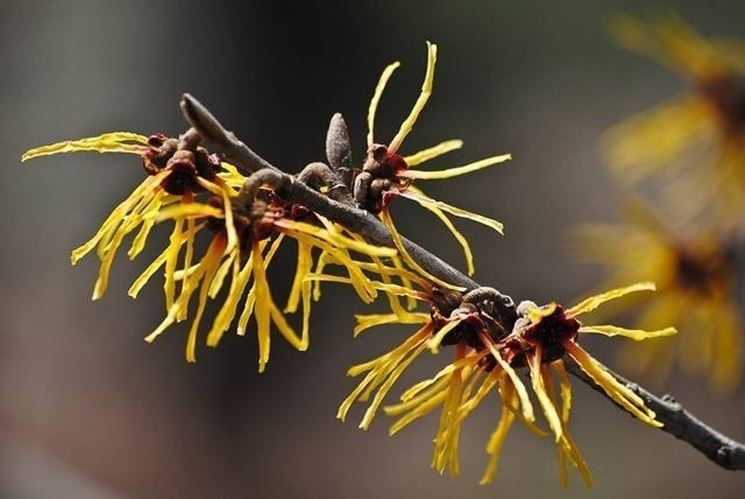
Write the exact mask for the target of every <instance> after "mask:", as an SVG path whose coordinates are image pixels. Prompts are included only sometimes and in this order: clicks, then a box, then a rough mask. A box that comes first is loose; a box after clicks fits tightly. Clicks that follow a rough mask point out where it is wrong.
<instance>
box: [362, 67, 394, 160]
mask: <svg viewBox="0 0 745 499" xmlns="http://www.w3.org/2000/svg"><path fill="white" fill-rule="evenodd" d="M400 65H401V63H400V62H398V61H396V62H394V63H392V64H389V65H388V66H386V68H385V69H384V70H383V73H382V74H381V75H380V79H379V80H378V84H377V85H375V92H374V93H373V96H372V99H370V106H369V107H368V109H367V146H368V147H369V146H371V145H373V143H374V142H375V139H374V128H375V113H376V112H377V111H378V104H379V103H380V97H381V96H382V95H383V90H385V86H386V85H387V84H388V80H390V79H391V76H392V75H393V72H394V71H395V70H396V69H398V67H399V66H400Z"/></svg>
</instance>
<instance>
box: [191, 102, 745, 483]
mask: <svg viewBox="0 0 745 499" xmlns="http://www.w3.org/2000/svg"><path fill="white" fill-rule="evenodd" d="M181 109H182V111H183V113H184V116H185V117H186V120H187V121H188V122H189V123H190V124H191V126H192V127H193V129H194V130H196V132H198V133H199V135H200V136H201V137H202V139H203V140H204V141H205V142H207V143H208V144H209V145H210V146H212V147H213V148H214V149H215V150H217V151H218V152H220V153H221V154H222V155H223V157H224V158H225V160H226V161H228V162H230V163H232V164H233V165H234V166H235V167H236V168H238V169H239V170H240V171H241V173H243V174H244V175H246V176H247V177H248V179H247V181H246V185H245V186H244V189H243V190H244V191H246V190H248V191H250V190H252V189H255V188H258V187H259V186H260V185H270V186H271V187H272V188H273V189H274V190H275V192H276V193H277V195H279V196H280V197H282V198H283V199H284V200H285V201H287V202H289V203H293V204H298V205H302V206H304V207H306V208H308V209H310V210H312V211H314V212H315V213H318V214H320V215H322V216H324V217H326V218H328V219H330V220H331V221H333V222H335V223H338V224H340V225H342V226H344V227H345V228H347V229H349V230H350V231H353V232H355V233H357V234H359V235H361V236H362V237H364V238H365V239H366V240H367V241H368V242H370V243H373V244H376V245H380V246H387V247H395V244H394V240H393V237H392V235H391V233H390V232H389V230H388V229H387V228H386V226H385V225H383V224H382V223H381V222H380V220H378V218H377V217H375V216H374V215H372V214H371V213H369V212H367V211H366V210H363V209H360V208H358V207H357V206H355V204H354V203H353V202H352V201H351V198H350V196H349V195H348V192H345V189H344V185H345V184H346V187H349V185H348V184H349V179H350V178H351V173H350V172H351V169H350V166H349V165H348V164H346V165H345V164H342V165H341V166H340V165H332V166H334V169H333V170H332V169H329V168H328V167H327V166H326V165H323V164H319V163H313V164H311V165H309V167H312V168H311V169H309V170H307V171H306V175H303V174H301V175H298V176H293V175H290V174H288V173H286V172H284V171H282V170H280V169H279V168H277V167H275V166H273V165H272V164H271V163H269V162H268V161H266V160H265V159H263V158H261V156H259V155H258V154H256V153H255V152H254V151H253V150H251V149H250V148H249V147H248V146H247V145H246V144H244V143H243V142H241V141H240V140H239V139H238V138H237V137H236V136H235V135H234V134H233V133H232V132H229V131H227V130H226V129H225V128H224V127H223V126H222V125H221V124H220V122H219V121H217V119H216V118H215V117H214V116H213V115H212V114H211V113H210V112H209V111H208V110H207V108H205V107H204V106H203V105H202V104H201V103H200V102H199V101H197V100H196V99H195V98H193V97H192V96H190V95H189V94H184V96H183V98H182V100H181ZM332 125H333V122H332ZM333 139H334V138H333V137H330V140H329V143H328V144H327V149H331V150H332V154H331V155H330V156H333V155H334V154H333V149H334V140H333ZM314 165H315V166H314ZM319 165H320V166H319ZM311 170H315V171H311ZM328 170H330V171H331V174H332V175H333V176H335V179H336V180H339V179H343V181H342V182H341V185H339V186H338V187H339V190H338V195H333V196H332V195H331V194H330V192H329V194H328V195H327V194H322V193H321V192H319V191H318V190H315V189H314V188H312V186H311V184H312V183H311V182H309V181H308V180H309V178H310V177H317V176H319V175H320V176H323V175H324V174H325V173H324V172H327V171H328ZM337 173H338V175H337ZM328 183H329V184H333V182H328ZM331 187H333V185H331ZM402 243H403V245H404V247H405V248H406V250H407V251H408V252H409V254H410V256H411V257H412V258H413V259H414V260H415V261H416V263H417V264H419V265H420V266H421V267H422V268H424V269H425V270H426V271H427V272H429V273H431V274H432V275H434V276H435V277H437V278H439V279H442V280H443V281H446V282H450V283H452V284H454V285H456V286H460V287H463V288H465V290H466V291H473V290H475V289H477V288H480V287H481V285H480V284H478V283H477V282H476V281H474V280H472V279H471V278H469V277H468V276H466V275H465V274H463V273H461V272H460V271H458V270H457V269H455V268H454V267H452V266H450V265H449V264H447V263H445V262H444V261H442V260H441V259H440V258H438V257H437V256H435V255H433V254H432V253H430V252H429V251H427V250H426V249H424V248H422V247H421V246H419V245H417V244H416V243H414V242H412V241H409V240H408V239H405V238H402ZM503 296H504V297H505V298H506V300H505V301H506V302H508V303H514V301H513V300H512V299H511V298H510V297H509V296H507V295H503ZM502 326H503V327H505V329H507V330H510V329H512V324H503V325H502ZM567 365H568V369H569V372H570V373H571V374H573V375H574V376H575V377H576V378H577V379H579V380H581V381H583V382H584V383H586V384H588V385H589V386H591V387H592V388H593V389H595V390H597V391H598V392H600V393H601V394H603V395H604V396H606V398H608V399H609V400H611V401H612V399H611V398H610V397H608V396H607V395H606V394H605V392H604V391H603V390H602V389H601V388H600V387H599V386H598V385H596V384H595V383H594V382H593V381H592V379H591V378H590V377H589V376H587V375H586V374H585V373H584V372H583V371H582V370H581V369H580V368H579V367H578V366H577V365H575V364H573V362H571V361H570V360H569V359H567ZM605 369H606V370H607V371H608V372H609V373H610V374H611V375H613V376H614V377H615V378H616V379H617V380H618V381H619V382H620V383H622V384H623V385H625V386H626V387H628V388H629V389H630V390H632V391H633V392H634V393H636V394H637V395H638V396H640V397H641V398H642V399H643V400H644V402H645V404H646V405H647V407H649V408H650V409H651V410H653V411H654V412H655V413H656V419H657V420H658V421H660V422H661V423H662V424H663V425H664V426H663V427H662V428H661V430H662V431H664V432H666V433H669V434H671V435H673V436H674V437H676V438H678V439H680V440H682V441H684V442H686V443H687V444H689V445H691V446H692V447H694V448H695V449H697V450H698V451H699V452H701V453H702V454H704V455H705V456H706V457H708V458H709V459H710V460H712V461H713V462H714V463H716V464H717V465H719V466H721V467H722V468H725V469H729V470H745V445H743V444H742V443H740V442H737V441H735V440H733V439H731V438H729V437H727V436H725V435H723V434H722V433H720V432H718V431H717V430H715V429H713V428H711V427H710V426H708V425H706V424H705V423H704V422H702V421H700V420H699V419H698V418H696V417H695V416H693V415H692V414H691V413H689V412H688V411H686V410H685V409H684V408H683V406H682V405H681V404H680V403H679V402H677V401H676V400H675V399H674V398H673V397H672V396H670V395H664V396H662V397H659V396H657V395H654V394H653V393H651V392H650V391H648V390H646V389H645V388H643V387H641V386H639V385H638V384H636V383H633V382H631V381H629V380H627V379H625V378H623V377H622V376H620V375H619V374H616V373H615V372H613V371H611V370H610V369H608V368H605Z"/></svg>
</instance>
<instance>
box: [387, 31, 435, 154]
mask: <svg viewBox="0 0 745 499" xmlns="http://www.w3.org/2000/svg"><path fill="white" fill-rule="evenodd" d="M436 62H437V45H435V44H434V43H430V42H427V71H426V72H425V73H424V81H423V82H422V91H421V93H420V94H419V97H418V98H417V100H416V102H415V103H414V107H413V108H412V109H411V112H410V113H409V116H408V117H407V118H406V119H405V120H404V122H403V123H401V128H399V130H398V133H397V134H396V136H395V137H393V140H391V143H390V144H389V145H388V151H389V152H391V153H395V152H396V151H398V149H399V148H400V147H401V144H402V143H403V141H404V139H405V138H406V136H407V135H409V132H411V130H412V129H413V128H414V123H416V120H417V118H419V113H421V112H422V109H424V106H425V105H426V104H427V101H428V100H429V96H430V95H432V85H433V83H434V79H435V64H436Z"/></svg>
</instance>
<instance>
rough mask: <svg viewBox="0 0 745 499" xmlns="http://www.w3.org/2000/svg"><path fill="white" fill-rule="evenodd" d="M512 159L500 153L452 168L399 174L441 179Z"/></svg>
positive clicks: (400, 174)
mask: <svg viewBox="0 0 745 499" xmlns="http://www.w3.org/2000/svg"><path fill="white" fill-rule="evenodd" d="M510 159H512V155H511V154H501V155H499V156H492V157H491V158H486V159H482V160H480V161H475V162H473V163H469V164H467V165H463V166H457V167H454V168H447V169H445V170H436V171H435V170H405V171H403V172H401V173H399V176H401V177H406V178H412V179H415V180H442V179H446V178H453V177H458V176H460V175H466V174H468V173H472V172H475V171H478V170H482V169H484V168H488V167H490V166H493V165H496V164H498V163H504V162H505V161H508V160H510Z"/></svg>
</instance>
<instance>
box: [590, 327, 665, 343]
mask: <svg viewBox="0 0 745 499" xmlns="http://www.w3.org/2000/svg"><path fill="white" fill-rule="evenodd" d="M579 332H580V333H597V334H602V335H605V336H624V337H626V338H630V339H632V340H634V341H642V340H646V339H648V338H659V337H661V336H672V335H674V334H676V333H677V332H678V330H677V329H675V328H674V327H666V328H664V329H658V330H656V331H645V330H643V329H626V328H623V327H618V326H582V327H581V328H579Z"/></svg>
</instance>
